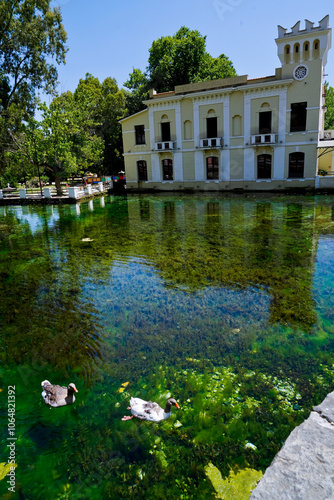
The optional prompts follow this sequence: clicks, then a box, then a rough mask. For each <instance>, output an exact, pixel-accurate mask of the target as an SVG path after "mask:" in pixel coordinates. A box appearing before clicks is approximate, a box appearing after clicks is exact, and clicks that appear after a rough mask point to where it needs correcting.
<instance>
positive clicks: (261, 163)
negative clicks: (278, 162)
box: [257, 154, 271, 179]
mask: <svg viewBox="0 0 334 500" xmlns="http://www.w3.org/2000/svg"><path fill="white" fill-rule="evenodd" d="M257 178H258V179H271V155H266V154H264V155H259V156H258V157H257Z"/></svg>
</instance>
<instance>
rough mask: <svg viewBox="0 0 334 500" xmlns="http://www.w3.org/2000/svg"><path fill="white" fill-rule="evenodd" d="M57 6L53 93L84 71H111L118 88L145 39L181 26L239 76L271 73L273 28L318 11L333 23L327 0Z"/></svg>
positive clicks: (141, 60) (333, 74)
mask: <svg viewBox="0 0 334 500" xmlns="http://www.w3.org/2000/svg"><path fill="white" fill-rule="evenodd" d="M53 5H58V6H60V8H61V11H62V16H63V23H64V27H65V30H66V31H67V34H68V42H67V44H68V47H69V52H68V54H67V58H66V59H67V62H66V65H65V66H60V67H59V81H60V85H59V88H58V90H59V91H60V92H65V91H66V90H71V91H74V90H75V88H76V86H77V84H78V81H79V79H80V78H84V76H85V74H86V73H87V72H88V73H91V74H92V75H93V76H95V77H97V78H98V79H99V80H100V81H103V79H104V78H106V77H108V76H110V77H113V78H116V80H117V83H118V85H119V86H120V87H122V86H123V83H124V82H125V81H126V80H127V78H128V75H129V73H130V72H131V71H132V68H133V67H135V68H140V69H141V70H143V71H144V70H145V68H146V65H147V60H148V49H149V48H150V46H151V44H152V41H153V40H156V39H157V38H159V37H161V36H165V35H172V34H174V33H175V32H176V31H177V30H178V29H179V28H180V27H181V26H183V25H185V26H187V27H188V28H190V29H197V30H198V31H199V32H200V33H201V34H202V35H206V37H207V51H208V52H209V53H210V54H211V55H212V56H214V57H216V56H218V55H219V54H221V53H224V54H225V55H227V56H228V57H229V58H230V59H231V60H232V62H233V64H234V67H235V68H236V71H237V73H238V74H239V75H243V74H248V75H249V78H256V77H262V76H269V75H273V74H274V72H275V68H276V67H279V66H280V62H279V59H278V57H277V51H276V44H275V38H276V37H277V25H278V24H280V25H282V26H283V27H284V28H288V29H290V28H291V27H292V26H293V25H294V24H295V23H296V22H297V21H298V20H300V21H301V27H302V28H303V27H304V20H305V19H308V20H309V21H311V22H314V23H315V26H317V25H318V22H319V20H321V19H322V18H323V17H324V16H325V15H327V14H329V16H330V26H331V27H332V26H334V7H333V4H332V3H331V2H321V3H319V4H318V3H317V2H314V0H290V1H287V0H281V1H277V2H269V1H268V0H266V1H265V0H169V1H168V2H152V1H148V0H141V1H134V0H126V1H113V0H94V1H92V0H89V1H88V0H54V1H53ZM326 74H327V75H328V76H326V80H328V81H329V83H330V85H331V86H334V47H333V49H332V50H330V51H329V57H328V63H327V66H326Z"/></svg>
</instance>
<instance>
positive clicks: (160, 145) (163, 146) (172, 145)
mask: <svg viewBox="0 0 334 500" xmlns="http://www.w3.org/2000/svg"><path fill="white" fill-rule="evenodd" d="M171 149H176V142H173V141H163V142H156V143H155V150H156V151H166V150H171Z"/></svg>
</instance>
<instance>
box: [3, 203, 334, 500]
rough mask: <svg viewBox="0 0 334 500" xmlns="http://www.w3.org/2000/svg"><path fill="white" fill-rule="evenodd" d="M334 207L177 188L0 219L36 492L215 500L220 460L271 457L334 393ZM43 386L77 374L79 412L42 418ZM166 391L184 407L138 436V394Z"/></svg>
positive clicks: (26, 462)
mask: <svg viewBox="0 0 334 500" xmlns="http://www.w3.org/2000/svg"><path fill="white" fill-rule="evenodd" d="M3 208H4V207H3ZM92 208H93V209H94V210H92ZM332 210H333V209H332V200H331V199H330V198H329V199H327V198H326V197H324V198H319V197H317V198H315V199H310V198H309V197H308V198H302V197H295V198H294V197H286V198H285V197H278V198H276V197H268V196H258V195H257V196H254V198H251V197H249V196H247V197H237V196H229V197H220V196H219V195H198V196H197V195H196V196H179V195H175V196H173V195H170V194H169V195H168V196H165V195H157V196H128V197H110V198H109V197H105V198H103V202H102V201H101V199H100V201H98V200H97V201H96V202H95V203H93V204H92V203H82V204H80V205H79V204H78V205H67V206H55V207H38V208H36V207H24V210H23V207H22V208H21V207H6V209H4V210H0V245H1V253H0V280H1V287H0V329H1V339H0V347H1V350H0V361H1V364H2V372H3V373H2V375H1V377H4V378H3V379H0V381H1V382H2V385H1V387H5V386H6V385H9V384H10V383H15V385H16V386H17V391H18V401H19V402H20V403H19V411H18V424H17V425H18V427H19V428H20V439H21V445H22V446H20V482H21V484H22V486H21V487H22V495H25V496H27V498H30V497H31V498H36V499H39V498H43V500H45V499H49V498H50V499H53V498H65V497H71V498H114V497H115V496H117V497H121V496H124V494H125V495H128V496H129V497H134V498H142V497H143V498H144V497H147V498H150V495H151V497H152V498H153V497H157V498H158V497H161V496H168V495H170V496H171V497H175V498H177V497H178V496H179V494H180V488H184V489H183V490H182V492H181V493H182V494H184V495H185V497H186V495H188V496H189V498H192V497H193V498H195V495H198V497H199V498H210V496H212V494H213V490H212V487H211V486H210V484H209V482H208V480H207V478H206V476H205V473H204V470H205V467H206V466H207V465H208V463H210V462H212V463H215V465H216V466H217V467H218V468H219V470H220V471H221V472H222V474H223V475H224V476H227V475H228V473H229V470H230V469H231V468H232V469H233V468H236V467H239V468H240V467H241V468H243V467H249V466H251V467H253V468H256V469H261V468H263V467H265V466H266V465H268V464H269V463H270V462H271V460H272V458H273V456H274V455H275V453H276V452H277V450H278V449H279V447H280V446H281V442H282V439H285V437H286V436H287V435H288V433H289V432H290V431H291V429H292V427H293V426H294V425H297V424H298V423H299V422H300V421H301V420H303V419H304V418H305V416H306V414H308V412H309V409H310V408H311V407H312V406H314V405H315V404H316V403H317V402H319V400H317V398H319V399H320V398H322V397H323V396H324V393H325V392H326V391H327V389H328V388H329V387H330V385H331V384H332V379H333V373H332V371H331V370H332V368H331V367H332V365H333V361H334V360H333V356H332V354H331V353H332V350H333V349H332V348H333V335H334V331H333V327H332V321H333V313H332V311H333V310H334V304H333V298H332V295H333V294H332V282H333V276H334V265H333V260H334V259H333V252H334V246H333V241H332V240H333V234H334V224H333V217H332ZM46 378H47V379H49V380H50V381H52V382H54V383H62V384H65V383H66V382H69V381H73V382H75V383H76V385H77V387H78V388H79V393H78V398H77V401H76V404H75V405H73V406H72V407H71V408H64V409H58V410H60V411H57V409H55V411H53V410H54V409H49V408H46V405H44V403H43V402H42V400H41V396H40V391H41V389H40V383H41V380H44V379H46ZM126 381H127V382H129V385H128V386H127V388H126V389H124V387H122V385H121V384H123V383H124V382H126ZM1 387H0V388H1ZM167 393H172V394H173V395H177V398H178V399H179V400H180V401H181V404H182V412H180V413H178V414H177V415H173V416H172V417H171V418H170V419H169V420H168V421H166V422H165V423H163V424H162V425H161V426H155V427H152V426H147V425H146V424H147V423H146V422H130V423H129V425H128V426H127V427H124V422H121V420H120V418H121V416H123V414H124V411H125V408H126V407H127V405H128V399H129V397H130V396H131V395H134V396H139V397H144V398H145V399H151V398H152V400H157V401H159V402H161V401H162V400H163V399H164V398H165V396H166V394H167ZM3 397H4V391H2V392H0V399H1V398H3ZM3 407H5V404H4V406H3ZM63 410H64V411H63ZM248 442H251V443H254V444H255V445H256V446H257V452H256V453H253V450H250V449H249V448H247V447H246V446H245V444H246V443H248ZM0 486H1V485H0ZM152 488H153V490H152ZM124 492H125V493H124Z"/></svg>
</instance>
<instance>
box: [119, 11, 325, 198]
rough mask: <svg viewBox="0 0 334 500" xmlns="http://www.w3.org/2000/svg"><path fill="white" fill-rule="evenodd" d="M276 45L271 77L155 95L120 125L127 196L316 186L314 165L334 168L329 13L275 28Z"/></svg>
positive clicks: (186, 87) (226, 81) (185, 87)
mask: <svg viewBox="0 0 334 500" xmlns="http://www.w3.org/2000/svg"><path fill="white" fill-rule="evenodd" d="M275 41H276V44H277V49H278V57H279V59H280V62H281V66H280V67H279V68H277V69H276V72H275V75H274V76H269V77H264V78H257V79H248V78H247V76H237V77H234V78H225V79H221V80H212V81H207V82H199V83H194V84H189V85H180V86H177V87H175V88H174V90H173V91H171V92H165V93H160V94H158V93H156V92H155V91H154V90H152V91H151V93H150V99H149V100H147V101H145V102H144V104H145V105H146V106H147V108H146V109H145V110H143V111H141V112H139V113H136V114H134V115H132V116H129V117H127V118H124V119H123V120H121V124H122V133H123V145H124V159H125V171H126V181H127V188H128V190H137V189H155V190H167V191H168V190H181V191H182V190H185V189H191V190H233V189H245V190H247V189H253V190H254V189H255V190H267V189H287V188H296V187H306V188H314V187H319V186H320V183H321V182H322V180H323V179H325V178H319V176H318V175H317V171H318V168H321V169H325V170H330V171H334V165H333V161H334V158H333V154H332V152H331V150H330V149H329V150H328V149H327V148H331V147H332V145H334V132H332V131H326V133H325V132H324V130H323V128H324V126H323V125H324V113H325V105H324V101H325V99H324V87H323V78H324V67H325V65H326V62H327V54H328V50H329V49H330V46H331V29H330V28H329V16H326V17H324V18H323V19H322V20H321V21H320V22H319V25H318V26H314V23H311V22H309V21H307V20H306V22H305V27H304V28H303V29H301V28H300V22H297V23H296V24H295V26H293V28H291V31H287V30H286V29H284V28H282V27H281V26H278V38H277V39H276V40H275ZM326 134H327V135H326ZM324 139H326V140H324ZM328 151H330V152H328ZM324 152H326V154H321V153H324ZM318 156H319V157H320V158H319V160H318ZM331 181H333V182H334V176H333V177H332V178H331Z"/></svg>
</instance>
